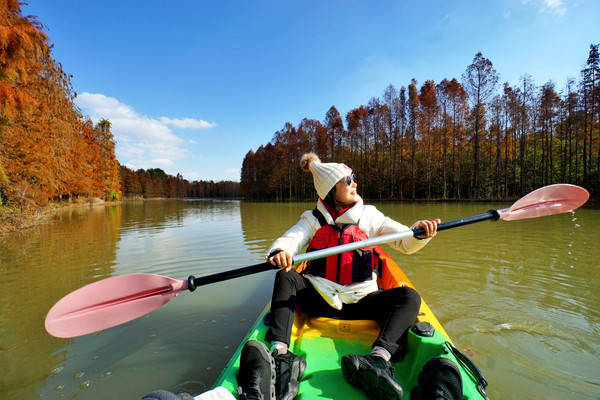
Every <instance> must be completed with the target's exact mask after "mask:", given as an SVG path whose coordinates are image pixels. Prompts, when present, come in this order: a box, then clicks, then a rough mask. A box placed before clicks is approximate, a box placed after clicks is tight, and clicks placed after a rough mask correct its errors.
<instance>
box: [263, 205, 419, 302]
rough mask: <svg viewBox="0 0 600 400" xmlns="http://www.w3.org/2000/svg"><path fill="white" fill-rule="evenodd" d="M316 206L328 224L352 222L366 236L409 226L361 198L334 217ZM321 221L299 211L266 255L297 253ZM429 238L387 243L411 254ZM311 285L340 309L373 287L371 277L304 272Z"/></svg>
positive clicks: (323, 207)
mask: <svg viewBox="0 0 600 400" xmlns="http://www.w3.org/2000/svg"><path fill="white" fill-rule="evenodd" d="M317 209H318V210H319V211H320V212H321V214H323V216H324V217H325V219H326V220H327V223H328V224H334V223H335V224H336V225H339V226H340V227H341V226H342V225H345V224H356V223H358V226H359V228H360V229H362V230H363V231H364V232H365V233H366V234H367V236H368V237H370V238H372V237H376V236H381V235H387V234H390V233H396V232H403V231H406V230H408V229H410V228H408V227H407V226H405V225H402V224H401V223H399V222H396V221H394V220H393V219H391V218H389V217H386V216H385V215H383V213H382V212H381V211H379V210H377V209H376V208H375V207H374V206H366V205H364V204H363V201H362V199H360V200H359V201H358V203H356V204H355V205H354V206H353V207H352V208H350V209H349V210H347V211H346V212H345V213H343V214H342V215H340V216H339V217H338V218H337V219H336V220H335V221H334V220H333V217H332V216H331V214H329V211H327V208H325V206H324V205H323V204H322V203H321V202H320V201H317ZM319 228H321V224H320V223H319V221H318V220H317V218H316V217H315V216H314V215H313V213H312V210H310V211H305V212H304V213H302V216H301V217H300V220H299V221H298V222H297V223H296V225H294V226H292V227H291V228H290V229H288V230H287V231H286V232H285V233H284V234H283V236H281V237H280V238H279V239H277V240H275V242H273V244H272V245H271V247H270V248H269V250H268V251H267V254H266V257H267V258H268V257H269V254H271V253H273V252H274V251H276V250H283V251H286V252H288V253H290V254H291V255H292V256H294V255H296V254H298V253H299V252H300V251H301V250H302V249H303V248H304V247H306V246H308V244H309V243H310V241H311V240H312V238H313V237H314V236H315V233H316V232H317V230H318V229H319ZM429 240H431V239H423V240H418V239H415V238H414V237H410V238H407V239H402V240H397V241H395V242H392V243H390V244H391V245H392V247H394V248H395V249H396V250H399V251H401V252H402V253H404V254H412V253H415V252H417V251H419V250H420V249H422V248H423V247H424V246H425V245H426V244H427V243H429ZM305 276H306V278H307V279H309V280H310V282H311V283H312V285H313V286H314V287H315V289H317V291H318V292H319V293H320V294H321V295H322V296H323V298H324V299H325V300H326V301H327V302H328V303H329V304H330V305H331V306H332V307H334V308H337V309H341V308H342V304H343V303H346V304H348V303H355V302H357V301H358V300H360V299H361V298H363V297H364V296H366V295H367V294H369V293H371V292H373V291H375V290H377V282H376V280H375V279H371V280H367V281H365V282H361V283H356V284H353V285H340V284H337V283H335V282H332V281H330V280H328V279H325V278H322V277H315V276H312V275H305Z"/></svg>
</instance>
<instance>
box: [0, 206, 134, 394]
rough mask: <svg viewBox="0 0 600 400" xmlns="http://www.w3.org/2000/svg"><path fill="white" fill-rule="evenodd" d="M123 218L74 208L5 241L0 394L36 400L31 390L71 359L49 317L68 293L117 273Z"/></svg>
mask: <svg viewBox="0 0 600 400" xmlns="http://www.w3.org/2000/svg"><path fill="white" fill-rule="evenodd" d="M121 218H122V210H121V208H120V207H93V208H91V209H89V210H85V211H84V210H81V209H71V210H68V211H64V212H62V213H61V214H59V215H57V217H56V221H55V222H54V223H51V224H46V225H42V226H40V227H37V228H35V229H31V230H27V231H25V232H22V233H18V234H15V235H11V236H10V237H8V238H3V240H2V241H1V242H0V274H1V279H0V308H1V310H0V346H1V349H0V352H1V354H0V371H2V374H0V393H4V394H6V396H7V397H6V398H32V396H31V394H30V393H31V386H35V385H36V384H37V383H38V382H40V381H43V380H44V379H45V378H46V377H48V376H49V375H51V374H53V373H56V372H57V371H58V369H56V368H59V367H56V365H57V364H60V363H62V362H64V361H65V360H66V358H67V355H66V354H65V352H64V351H61V349H62V347H63V346H64V340H60V339H55V338H53V337H51V336H49V335H48V334H46V331H45V329H44V318H45V315H46V313H47V312H48V308H49V305H51V304H54V303H55V302H56V301H57V300H59V299H60V298H61V297H62V296H63V295H64V294H66V293H69V292H71V291H73V290H75V289H77V288H79V287H81V286H83V285H86V284H88V283H90V282H93V281H95V280H97V279H100V278H104V277H108V276H110V275H111V274H112V272H113V268H114V265H115V258H116V251H117V241H118V239H119V226H120V224H121ZM26 393H29V395H27V394H26ZM3 397H4V395H3Z"/></svg>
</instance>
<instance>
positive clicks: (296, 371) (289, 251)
mask: <svg viewBox="0 0 600 400" xmlns="http://www.w3.org/2000/svg"><path fill="white" fill-rule="evenodd" d="M300 165H301V168H302V169H303V170H304V171H306V172H311V173H312V175H313V179H314V185H315V189H316V191H317V194H318V195H319V200H318V201H317V206H316V208H315V210H312V211H306V212H304V213H303V214H302V216H301V218H300V220H299V221H298V223H296V225H294V226H293V227H292V228H290V229H289V230H288V231H287V232H285V233H284V234H283V236H281V237H280V238H279V239H277V240H276V241H275V242H274V243H273V244H272V245H271V247H270V248H269V250H268V252H267V258H268V260H269V262H270V263H271V264H273V265H277V266H279V267H280V268H281V270H280V271H279V272H278V273H277V275H276V278H275V285H274V289H273V297H272V302H271V321H270V324H271V325H270V329H269V332H268V335H267V340H269V341H271V344H272V351H273V355H274V358H275V361H276V366H277V379H276V381H277V382H276V391H277V398H278V399H279V398H289V399H292V398H294V397H295V395H296V394H297V393H298V380H299V378H300V376H301V375H302V373H303V371H304V368H305V366H306V363H305V361H304V360H303V359H301V358H300V357H298V356H296V355H294V354H292V353H291V352H289V351H288V345H289V342H290V334H291V329H292V325H293V321H294V314H295V310H296V306H299V307H300V308H301V309H302V311H303V312H305V313H306V314H307V315H309V316H310V317H316V316H323V317H330V318H339V319H371V320H376V321H378V322H379V323H380V324H381V325H382V329H381V332H380V334H379V336H378V338H377V340H375V342H374V343H373V349H372V352H371V354H369V355H365V356H363V355H345V356H344V357H343V358H342V370H343V373H344V377H345V378H346V379H347V380H348V381H349V382H350V383H351V384H353V385H357V386H360V387H361V388H362V389H363V390H365V391H366V392H367V393H369V395H370V396H371V398H376V399H401V398H402V388H401V386H400V384H399V383H397V382H396V381H395V380H394V379H393V376H392V367H391V364H390V358H391V356H392V354H394V353H395V352H396V350H397V349H398V346H399V342H400V338H401V337H402V335H403V334H404V333H405V332H406V331H407V329H408V328H409V327H410V326H411V325H412V324H413V323H414V321H415V319H416V317H417V314H418V312H419V306H420V303H421V298H420V296H419V295H418V293H417V292H416V291H415V290H413V289H411V288H409V287H407V286H404V287H399V288H394V289H389V290H385V291H383V290H379V289H378V287H377V280H376V274H375V270H376V266H377V260H378V258H377V254H376V253H375V252H374V251H373V250H368V249H367V250H365V249H361V250H355V251H353V252H347V253H343V254H340V255H334V256H329V257H327V258H326V259H318V260H314V261H311V262H309V264H308V266H307V268H306V270H305V271H304V272H303V274H302V275H300V274H298V273H297V272H295V271H294V270H292V269H291V268H292V257H293V255H294V254H296V253H298V252H299V251H300V250H301V249H303V248H304V247H305V246H307V245H308V251H311V250H319V249H321V248H326V247H332V246H335V245H338V244H342V243H349V242H355V241H359V240H362V239H366V238H367V237H375V236H380V235H385V234H389V233H395V232H401V231H406V230H407V229H409V228H408V227H406V226H404V225H402V224H400V223H398V222H396V221H394V220H392V219H390V218H388V217H386V216H384V215H383V214H382V213H381V212H380V211H378V210H377V209H376V208H375V207H373V206H366V205H364V204H363V201H362V199H361V197H360V196H359V195H358V193H357V191H356V188H357V183H356V181H355V179H354V175H353V174H352V170H351V169H350V168H349V167H347V166H346V165H344V164H338V163H322V162H321V161H320V160H319V158H318V157H317V156H316V155H315V154H314V153H307V154H304V155H303V156H302V159H301V162H300ZM439 223H440V220H439V219H434V220H432V221H427V220H423V221H417V222H415V223H414V224H413V226H412V227H411V228H424V230H425V235H424V236H423V237H422V238H412V237H411V238H408V239H402V240H399V241H397V242H395V243H393V246H394V247H395V248H396V249H398V250H400V251H402V252H403V253H406V254H411V253H414V252H416V251H418V250H420V249H421V248H423V247H424V246H425V245H426V244H427V243H428V242H429V240H430V239H431V238H432V237H433V236H435V234H436V232H437V225H438V224H439Z"/></svg>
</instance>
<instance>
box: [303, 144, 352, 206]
mask: <svg viewBox="0 0 600 400" xmlns="http://www.w3.org/2000/svg"><path fill="white" fill-rule="evenodd" d="M300 168H302V170H303V171H305V172H312V175H313V180H314V184H315V189H316V190H317V194H318V195H319V197H320V198H322V199H324V198H325V197H327V194H328V193H329V191H330V190H331V189H332V188H333V187H334V186H335V184H336V183H338V181H339V180H340V179H342V178H343V177H345V176H347V175H350V174H352V169H351V168H350V167H348V166H346V165H345V164H339V163H322V162H321V160H320V159H319V157H318V156H317V155H316V154H315V153H306V154H304V155H302V157H301V158H300Z"/></svg>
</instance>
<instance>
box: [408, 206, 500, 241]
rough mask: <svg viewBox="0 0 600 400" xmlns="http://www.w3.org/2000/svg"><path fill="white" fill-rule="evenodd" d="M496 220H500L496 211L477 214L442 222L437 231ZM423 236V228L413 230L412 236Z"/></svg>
mask: <svg viewBox="0 0 600 400" xmlns="http://www.w3.org/2000/svg"><path fill="white" fill-rule="evenodd" d="M498 218H500V214H499V213H498V211H497V210H489V211H488V212H485V213H483V214H479V215H473V216H472V217H466V218H460V219H455V220H453V221H448V222H442V223H441V224H439V225H438V228H437V230H438V231H443V230H445V229H450V228H456V227H459V226H463V225H469V224H474V223H475V222H480V221H485V220H487V219H491V220H494V221H497V220H498ZM424 234H425V229H423V228H417V229H413V235H414V236H419V235H424Z"/></svg>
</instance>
